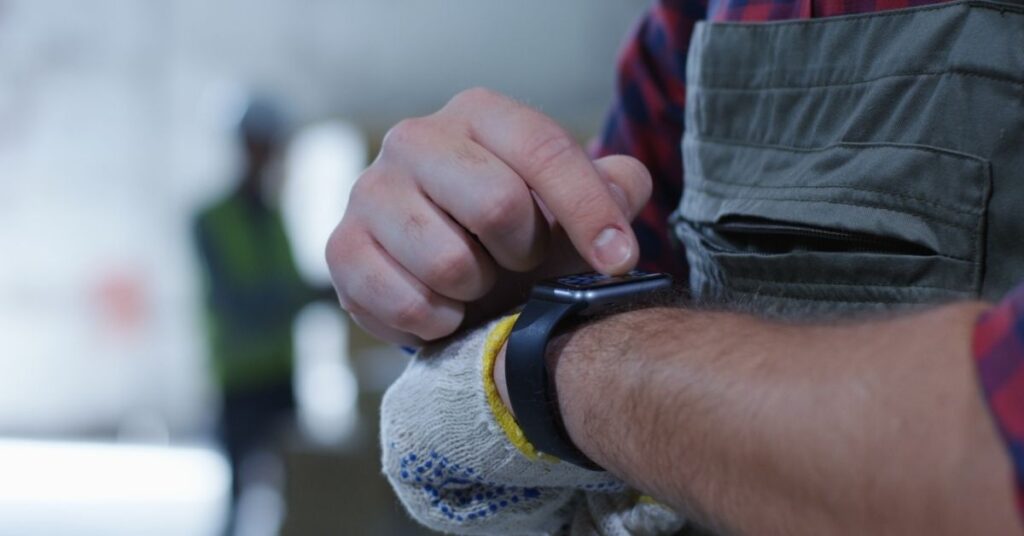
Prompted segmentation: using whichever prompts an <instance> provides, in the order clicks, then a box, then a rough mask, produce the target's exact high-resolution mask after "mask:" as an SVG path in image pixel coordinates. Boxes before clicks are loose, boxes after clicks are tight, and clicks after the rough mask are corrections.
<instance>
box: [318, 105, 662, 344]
mask: <svg viewBox="0 0 1024 536" xmlns="http://www.w3.org/2000/svg"><path fill="white" fill-rule="evenodd" d="M650 192H651V179H650V175H649V173H648V172H647V170H646V168H644V166H643V165H642V164H641V163H640V162H639V161H637V160H635V159H633V158H630V157H627V156H609V157H605V158H601V159H598V160H591V159H590V158H589V157H588V156H587V154H586V153H585V152H584V151H583V149H582V148H581V147H580V146H579V145H578V144H576V142H575V141H574V140H573V139H572V138H571V137H570V136H569V135H568V134H567V133H566V132H565V130H563V129H562V128H561V127H559V126H558V125H557V124H556V123H555V122H554V121H553V120H551V119H550V118H548V117H546V116H544V115H543V114H541V113H540V112H538V111H536V110H534V109H532V108H529V107H527V106H525V105H523V104H521V103H518V102H516V101H514V100H512V99H510V98H508V97H505V96H503V95H500V94H497V93H494V92H491V91H488V90H484V89H471V90H468V91H464V92H462V93H460V94H459V95H457V96H455V98H453V99H452V100H451V101H450V102H449V103H448V104H447V105H446V106H445V107H444V108H442V109H441V110H440V111H438V112H436V113H434V114H432V115H429V116H426V117H420V118H415V119H407V120H405V121H402V122H400V123H399V124H398V125H396V126H395V127H394V128H392V129H391V131H390V132H389V133H388V135H387V136H386V137H385V139H384V144H383V147H382V149H381V152H380V155H379V156H378V157H377V159H376V160H375V161H374V163H373V164H372V165H371V166H370V167H369V168H367V169H366V171H364V172H363V174H362V176H361V177H360V178H359V180H358V181H357V182H356V184H355V187H354V188H353V191H352V196H351V198H350V201H349V205H348V209H347V210H346V212H345V216H344V218H343V219H342V221H341V223H340V224H339V225H338V227H337V229H335V231H334V233H333V234H332V236H331V239H330V241H329V242H328V245H327V262H328V264H329V266H330V268H331V274H332V277H333V279H334V286H335V289H336V290H337V292H338V297H339V300H340V301H341V304H342V307H344V308H345V309H346V310H348V311H349V313H351V315H352V317H353V318H354V319H355V320H356V322H357V323H359V324H360V325H361V326H362V327H363V328H365V329H366V330H367V331H370V332H371V333H373V334H374V335H376V336H378V337H380V338H382V339H386V340H390V341H393V342H399V343H406V344H419V343H421V342H422V341H425V340H434V339H438V338H441V337H444V336H446V335H449V334H451V333H452V332H454V331H455V330H456V329H457V328H458V327H459V326H460V325H462V324H463V323H464V321H465V320H467V318H466V317H467V315H469V316H472V315H473V313H467V306H469V310H470V311H477V310H486V311H488V312H489V313H494V312H498V311H500V310H501V309H502V308H506V307H511V306H512V305H515V300H516V299H519V298H521V295H518V294H516V292H515V290H518V288H528V285H529V284H530V283H532V281H533V279H535V278H537V277H542V276H547V275H554V274H562V273H567V272H572V271H581V270H583V269H585V266H586V265H589V266H591V267H593V268H594V269H595V270H598V271H600V272H603V273H606V274H620V273H624V272H626V271H628V270H629V269H631V268H632V267H633V266H634V265H635V264H636V262H637V259H638V257H639V248H638V246H637V242H636V238H635V237H634V235H633V232H632V230H631V228H630V225H629V222H630V220H631V219H632V217H633V215H635V214H636V213H637V212H638V211H639V210H640V208H641V207H643V205H644V204H645V203H646V202H647V198H648V197H649V196H650ZM503 272H504V274H503ZM510 272H511V273H520V274H525V275H524V276H520V277H513V276H512V274H510ZM499 276H500V277H499ZM499 279H500V281H501V285H500V286H496V284H495V283H496V281H498V280H499ZM503 291H504V292H503ZM510 291H511V292H510ZM468 320H470V321H471V322H472V321H474V320H475V319H473V318H469V319H468Z"/></svg>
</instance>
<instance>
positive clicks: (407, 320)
mask: <svg viewBox="0 0 1024 536" xmlns="http://www.w3.org/2000/svg"><path fill="white" fill-rule="evenodd" d="M430 317H431V308H430V304H429V303H428V302H427V300H426V299H425V298H424V297H423V296H420V295H419V294H416V295H413V296H410V297H407V298H406V299H405V300H404V301H402V302H400V303H399V304H398V306H397V307H396V308H395V310H394V313H393V316H392V325H393V326H394V327H396V328H398V329H400V330H403V331H412V332H416V331H421V330H422V328H423V327H424V326H426V325H427V324H428V322H429V320H430Z"/></svg>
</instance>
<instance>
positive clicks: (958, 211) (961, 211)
mask: <svg viewBox="0 0 1024 536" xmlns="http://www.w3.org/2000/svg"><path fill="white" fill-rule="evenodd" d="M701 180H703V181H705V182H714V183H718V184H725V185H729V186H739V187H741V188H760V189H766V190H791V189H800V190H823V189H838V190H851V191H855V192H867V193H875V194H883V195H887V196H890V197H896V198H900V199H909V200H912V201H915V202H918V203H921V204H924V205H928V206H932V207H935V208H939V209H942V210H948V211H949V212H953V213H956V214H963V215H965V216H976V217H981V211H978V212H970V211H967V210H964V209H957V208H953V207H950V206H947V205H942V204H939V203H935V202H933V201H928V200H927V199H923V198H920V197H915V196H912V195H906V194H901V193H898V192H887V191H885V190H876V189H873V188H860V187H854V186H839V185H831V184H819V185H815V186H783V185H774V184H773V185H757V184H744V183H741V182H732V181H726V180H722V179H717V178H715V179H709V178H707V177H704V178H702V179H701Z"/></svg>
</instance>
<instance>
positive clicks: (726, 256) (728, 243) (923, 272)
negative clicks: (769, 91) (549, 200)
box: [673, 137, 991, 316]
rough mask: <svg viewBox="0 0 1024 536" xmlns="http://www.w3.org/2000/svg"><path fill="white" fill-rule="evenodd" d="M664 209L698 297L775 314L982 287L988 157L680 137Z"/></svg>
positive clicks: (962, 294) (878, 305) (949, 296)
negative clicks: (674, 198)
mask: <svg viewBox="0 0 1024 536" xmlns="http://www.w3.org/2000/svg"><path fill="white" fill-rule="evenodd" d="M683 152H684V155H685V158H684V161H685V162H686V181H685V187H684V194H683V199H682V201H681V203H680V205H679V208H678V210H677V211H676V213H675V214H674V216H673V224H674V230H675V234H676V236H677V237H678V238H679V239H680V241H681V242H682V244H683V246H684V247H685V249H686V252H687V259H688V260H689V263H690V270H691V276H690V286H691V290H692V291H693V294H694V296H695V297H697V298H699V299H701V300H703V301H705V302H712V303H718V304H724V305H730V306H738V307H742V308H745V309H754V310H757V311H758V312H763V313H768V314H776V315H782V316H796V315H819V314H822V313H829V312H836V313H843V312H848V311H856V310H865V309H871V310H874V309H890V308H895V307H899V306H902V305H911V304H923V303H935V302H941V301H948V300H953V299H958V298H959V299H963V298H969V297H976V296H978V293H979V290H980V284H981V276H982V271H983V269H984V258H983V247H982V244H983V243H984V241H983V233H984V222H985V210H986V205H987V203H988V198H989V191H990V183H991V179H990V172H989V164H988V162H987V161H985V160H983V159H980V158H977V157H974V156H970V155H965V154H961V153H957V152H953V151H948V150H943V149H938V148H934V147H925V146H914V145H897V144H852V143H842V144H837V145H833V146H829V147H824V148H818V149H797V148H788V147H768V146H754V145H742V144H736V143H723V142H718V141H712V140H706V139H693V138H691V137H687V138H686V139H685V140H684V142H683Z"/></svg>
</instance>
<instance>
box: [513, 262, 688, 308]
mask: <svg viewBox="0 0 1024 536" xmlns="http://www.w3.org/2000/svg"><path fill="white" fill-rule="evenodd" d="M671 285H672V277H671V276H669V275H668V274H659V273H650V272H641V271H639V270H633V271H632V272H629V273H627V274H625V275H619V276H608V275H604V274H599V273H597V272H588V273H583V274H574V275H566V276H562V277H557V278H554V279H548V280H545V281H542V282H541V283H539V284H537V286H535V287H534V288H533V296H534V297H535V298H540V299H544V300H553V301H559V302H578V303H584V304H586V305H587V306H588V307H596V306H601V305H606V304H610V303H616V302H621V301H624V300H629V299H631V298H635V297H638V296H642V295H644V294H647V293H650V292H654V291H656V290H661V289H664V288H668V287H670V286H671Z"/></svg>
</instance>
